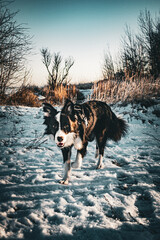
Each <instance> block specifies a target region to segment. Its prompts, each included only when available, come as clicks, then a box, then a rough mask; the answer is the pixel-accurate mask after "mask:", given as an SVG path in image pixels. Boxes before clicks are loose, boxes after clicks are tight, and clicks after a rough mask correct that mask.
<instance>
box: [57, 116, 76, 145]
mask: <svg viewBox="0 0 160 240" xmlns="http://www.w3.org/2000/svg"><path fill="white" fill-rule="evenodd" d="M55 118H56V120H57V122H58V124H59V128H58V131H57V132H56V135H55V142H56V144H57V145H58V146H59V147H62V148H63V147H69V146H71V145H73V143H74V138H75V133H73V132H70V133H65V132H64V131H63V130H62V129H61V122H60V120H61V112H59V113H58V114H57V115H56V116H55ZM58 137H62V138H63V140H62V141H61V142H59V141H58ZM60 143H61V144H60Z"/></svg>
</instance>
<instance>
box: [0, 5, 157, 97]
mask: <svg viewBox="0 0 160 240" xmlns="http://www.w3.org/2000/svg"><path fill="white" fill-rule="evenodd" d="M13 2H14V1H11V0H0V97H1V98H2V97H5V94H6V93H7V90H8V88H11V87H12V86H15V85H17V84H20V83H22V82H23V81H24V79H25V78H26V77H27V76H26V75H27V72H26V68H25V61H26V57H27V56H28V55H29V54H30V53H31V50H32V37H31V36H30V35H29V33H28V32H29V29H28V28H26V26H25V25H24V24H19V23H17V21H16V20H15V19H16V15H17V13H18V11H17V12H13V11H11V10H10V8H9V5H10V4H12V3H13ZM138 26H139V33H137V34H134V33H133V32H132V31H131V28H130V27H129V26H126V29H125V34H124V37H123V39H122V49H121V52H120V57H119V59H118V67H117V68H116V67H115V63H114V61H113V58H112V56H111V54H110V51H109V50H108V51H107V52H106V54H105V57H104V64H103V70H102V73H103V77H104V79H114V78H117V79H122V78H125V77H144V76H148V77H149V76H153V77H154V78H157V77H158V76H159V75H160V18H159V17H157V18H155V19H153V18H152V16H151V13H150V11H148V10H145V11H141V12H140V14H139V16H138ZM40 53H41V56H42V63H43V64H44V66H45V68H46V70H47V73H48V85H49V86H50V87H51V89H53V90H54V88H55V86H57V85H59V84H64V85H66V84H68V83H69V81H70V79H69V72H70V69H71V68H72V66H73V64H74V60H73V58H72V57H68V58H66V59H63V58H62V55H61V54H60V53H59V52H58V53H53V54H51V52H50V50H49V49H48V48H42V49H41V50H40Z"/></svg>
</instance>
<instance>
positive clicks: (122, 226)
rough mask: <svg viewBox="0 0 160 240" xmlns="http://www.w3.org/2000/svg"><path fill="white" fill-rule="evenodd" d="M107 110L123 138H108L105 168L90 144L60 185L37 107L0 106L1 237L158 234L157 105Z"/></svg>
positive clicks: (145, 238) (56, 153)
mask: <svg viewBox="0 0 160 240" xmlns="http://www.w3.org/2000/svg"><path fill="white" fill-rule="evenodd" d="M112 109H113V111H114V112H115V113H116V114H117V115H121V116H122V117H124V118H125V119H126V120H127V121H128V123H129V133H128V135H127V136H126V137H125V138H123V139H122V140H121V141H120V142H119V143H118V144H117V143H114V142H108V145H107V147H106V150H105V156H104V160H103V165H104V168H103V169H98V170H97V169H96V165H97V159H95V157H94V156H95V142H92V143H90V144H89V146H88V153H87V155H86V157H85V158H84V160H83V165H82V168H81V169H72V176H71V181H70V183H69V185H68V186H64V185H61V184H59V180H61V178H62V176H63V163H62V156H61V151H60V150H59V149H58V148H57V147H56V145H55V143H54V141H53V140H52V139H48V137H47V136H44V135H43V133H44V129H45V126H44V125H43V124H42V123H43V112H42V108H28V107H6V106H2V107H0V132H1V133H0V151H1V154H0V239H30V240H31V239H34V240H35V239H38V240H40V239H47V240H48V239H56V240H59V239H62V240H63V239H65V240H66V239H71V240H72V239H81V240H86V239H89V240H90V239H93V240H94V239H95V240H101V239H107V240H110V239H112V240H113V239H115V240H125V239H126V240H128V239H135V240H138V239H140V240H152V239H153V240H158V239H160V193H159V190H160V161H159V160H160V128H159V124H160V122H159V118H158V117H156V115H154V114H153V111H154V110H155V109H160V105H155V106H154V107H150V108H148V109H145V108H144V107H140V106H132V105H128V106H126V107H122V106H119V105H114V106H112ZM75 157H76V151H73V154H72V161H74V160H75Z"/></svg>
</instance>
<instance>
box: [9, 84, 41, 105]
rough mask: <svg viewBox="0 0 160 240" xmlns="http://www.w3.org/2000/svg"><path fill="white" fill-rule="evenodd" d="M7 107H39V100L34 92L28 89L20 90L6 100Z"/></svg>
mask: <svg viewBox="0 0 160 240" xmlns="http://www.w3.org/2000/svg"><path fill="white" fill-rule="evenodd" d="M4 104H6V105H15V106H18V105H22V106H29V107H39V106H40V103H39V99H38V97H37V96H36V95H35V93H34V91H33V90H32V89H30V88H27V87H22V88H20V89H19V90H18V91H17V92H15V93H13V94H10V95H9V96H7V97H6V99H5V100H4Z"/></svg>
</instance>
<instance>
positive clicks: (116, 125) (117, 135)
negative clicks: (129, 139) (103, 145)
mask: <svg viewBox="0 0 160 240" xmlns="http://www.w3.org/2000/svg"><path fill="white" fill-rule="evenodd" d="M127 132H128V124H127V122H126V121H125V120H124V119H122V118H120V117H117V116H116V115H115V114H114V113H112V120H111V122H110V129H109V137H110V139H112V140H113V141H115V142H118V141H119V140H120V139H121V137H123V136H125V135H126V134H127Z"/></svg>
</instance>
